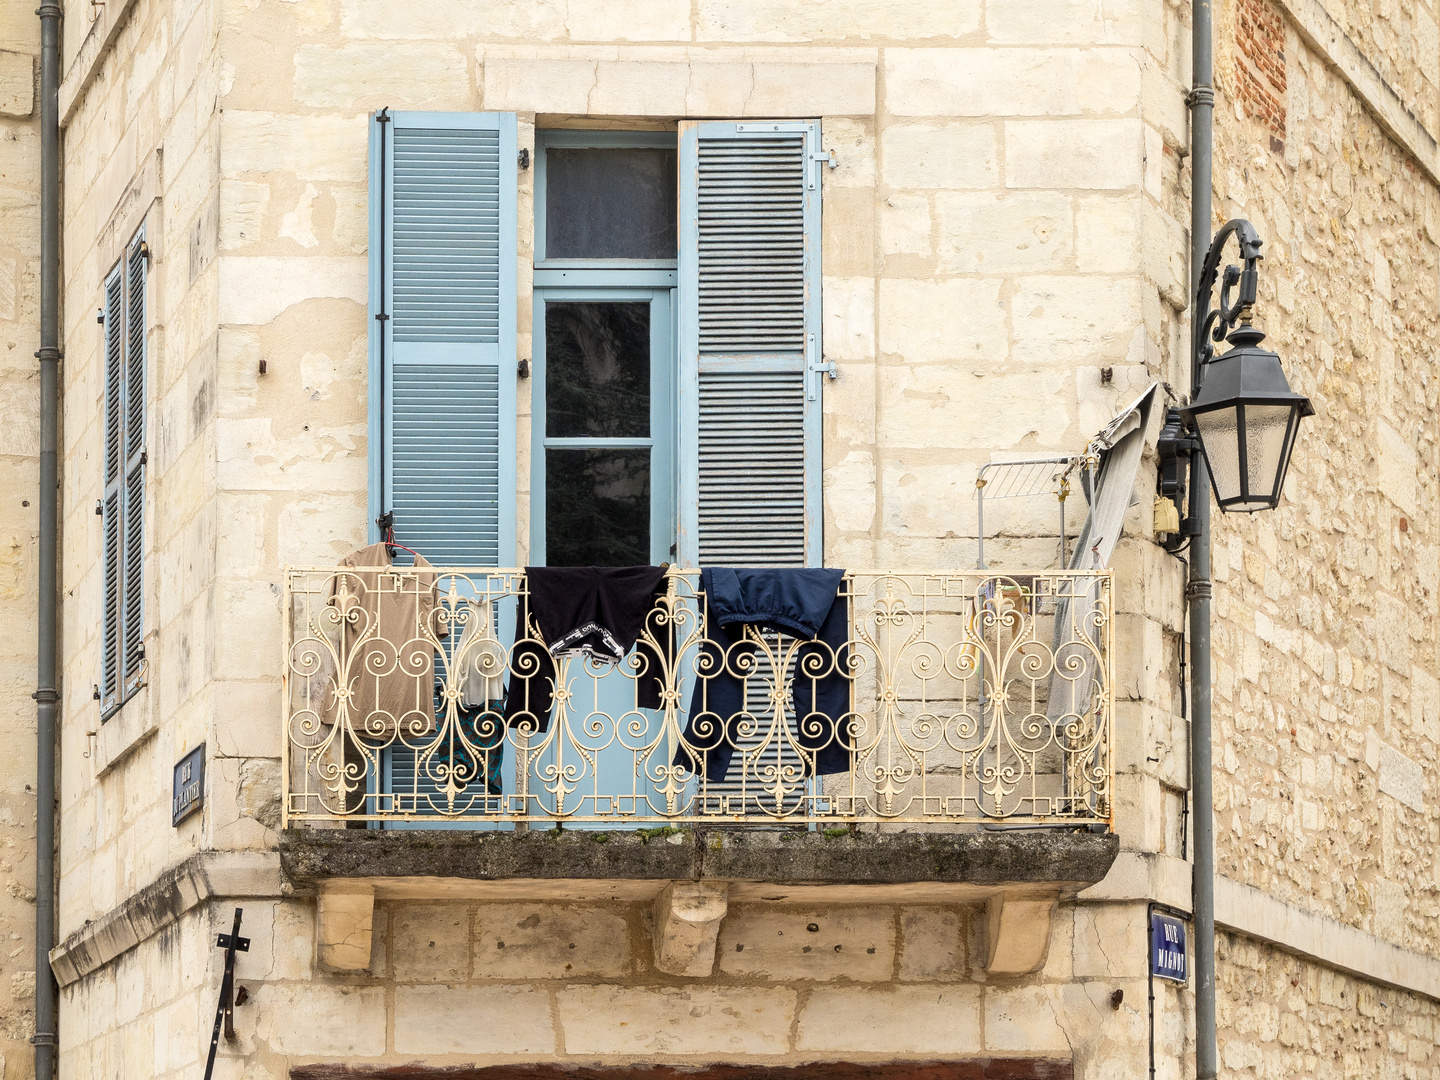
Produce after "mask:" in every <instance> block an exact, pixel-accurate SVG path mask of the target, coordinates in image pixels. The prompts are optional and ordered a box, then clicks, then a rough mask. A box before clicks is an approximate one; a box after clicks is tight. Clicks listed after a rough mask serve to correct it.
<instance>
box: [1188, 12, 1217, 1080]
mask: <svg viewBox="0 0 1440 1080" xmlns="http://www.w3.org/2000/svg"><path fill="white" fill-rule="evenodd" d="M1191 4H1192V6H1191V13H1192V22H1193V27H1194V30H1193V35H1194V36H1193V38H1192V41H1191V49H1192V54H1191V55H1192V68H1193V79H1194V89H1192V90H1191V91H1190V288H1191V296H1190V299H1191V307H1190V323H1191V326H1190V363H1191V369H1190V388H1191V389H1190V395H1191V400H1192V401H1193V400H1194V398H1195V394H1196V392H1197V391H1198V390H1199V388H1200V365H1199V362H1198V361H1199V357H1200V350H1199V345H1200V328H1199V327H1198V326H1197V325H1195V324H1196V322H1197V320H1198V316H1197V314H1196V313H1197V312H1198V311H1199V310H1200V306H1199V303H1198V301H1197V297H1196V292H1197V290H1198V287H1199V284H1200V270H1201V266H1202V265H1203V263H1204V260H1205V253H1206V251H1207V250H1208V249H1209V247H1210V217H1211V213H1212V193H1211V187H1210V168H1211V144H1212V135H1213V131H1214V128H1213V123H1214V116H1215V88H1214V81H1215V64H1214V55H1213V48H1212V43H1211V34H1212V11H1211V0H1191ZM1190 518H1191V520H1192V521H1194V522H1195V524H1196V526H1197V527H1198V532H1197V533H1196V534H1195V536H1194V537H1193V539H1192V540H1191V541H1190V581H1189V584H1188V586H1187V587H1186V595H1187V596H1188V598H1189V600H1190V774H1191V775H1190V786H1191V788H1192V790H1193V792H1194V797H1195V799H1194V801H1195V824H1194V828H1195V868H1194V874H1195V876H1194V880H1193V886H1192V888H1193V896H1192V902H1193V908H1192V910H1193V911H1194V925H1195V1076H1196V1080H1214V1077H1215V1064H1216V1062H1215V816H1214V792H1213V787H1212V784H1211V775H1210V769H1211V743H1210V705H1211V697H1212V694H1211V684H1210V475H1209V471H1208V468H1207V465H1206V462H1205V456H1204V455H1203V454H1194V455H1192V457H1191V465H1190Z"/></svg>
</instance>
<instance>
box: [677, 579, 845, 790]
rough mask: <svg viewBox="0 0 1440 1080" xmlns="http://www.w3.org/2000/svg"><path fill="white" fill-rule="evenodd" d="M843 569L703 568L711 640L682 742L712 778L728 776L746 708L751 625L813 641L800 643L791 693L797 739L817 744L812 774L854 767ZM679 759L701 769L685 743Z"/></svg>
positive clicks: (701, 661) (705, 647)
mask: <svg viewBox="0 0 1440 1080" xmlns="http://www.w3.org/2000/svg"><path fill="white" fill-rule="evenodd" d="M844 580H845V571H844V570H820V569H776V570H737V569H732V568H729V567H718V566H717V567H706V568H704V569H702V570H701V571H700V589H701V592H702V593H704V596H705V641H704V644H703V645H702V646H701V653H700V659H699V662H698V663H697V665H696V670H697V674H698V675H699V678H698V680H697V681H696V684H695V692H694V694H693V695H692V697H691V699H690V718H689V722H688V723H687V725H686V728H685V742H686V744H687V745H688V746H689V748H690V751H692V752H697V753H698V754H699V755H702V756H703V759H704V762H703V764H704V770H703V771H704V773H705V777H706V779H708V780H712V781H721V780H724V779H725V775H726V773H727V772H728V771H729V769H730V759H731V758H732V757H733V756H734V753H735V743H736V740H737V738H738V734H739V728H740V722H741V719H742V718H743V717H744V716H746V715H748V714H747V713H746V712H745V677H746V675H747V674H749V673H750V672H751V671H752V670H753V664H754V653H755V642H754V641H753V640H747V639H746V636H745V628H746V627H747V626H750V627H754V628H755V630H756V631H757V632H760V633H765V632H780V633H783V634H786V635H788V636H790V637H792V638H799V639H802V640H804V641H805V642H806V644H804V645H802V646H800V648H799V649H798V650H796V657H795V674H794V678H793V681H792V684H791V692H792V694H793V695H794V701H795V721H796V729H795V741H796V743H798V744H799V745H800V746H802V747H804V748H805V749H807V750H810V751H813V755H811V757H812V758H813V762H812V761H807V771H809V770H812V769H813V772H814V773H820V774H828V773H837V772H846V771H848V770H849V768H850V747H849V744H848V739H847V738H846V736H845V731H844V727H843V724H844V718H845V716H846V715H847V714H848V713H849V712H850V679H849V677H848V675H847V674H846V671H847V670H848V662H847V661H848V655H849V654H848V651H847V649H846V647H845V643H846V641H847V640H848V638H849V634H850V612H849V604H848V602H847V601H846V598H845V596H844V595H843V593H841V591H840V587H841V585H842V584H843V582H844ZM675 763H676V764H679V765H686V766H688V767H691V768H694V766H695V764H696V762H695V761H694V759H693V757H692V754H691V753H687V751H686V750H685V749H684V748H682V749H681V750H680V751H678V752H677V753H676V755H675Z"/></svg>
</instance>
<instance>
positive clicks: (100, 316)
mask: <svg viewBox="0 0 1440 1080" xmlns="http://www.w3.org/2000/svg"><path fill="white" fill-rule="evenodd" d="M95 321H96V322H98V323H103V322H104V321H105V309H104V308H103V307H102V308H96V309H95Z"/></svg>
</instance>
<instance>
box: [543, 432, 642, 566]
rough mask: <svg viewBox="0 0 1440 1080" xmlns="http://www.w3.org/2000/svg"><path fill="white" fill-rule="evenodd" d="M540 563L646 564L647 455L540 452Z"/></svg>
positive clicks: (630, 451) (633, 452) (632, 452)
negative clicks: (542, 533) (542, 510)
mask: <svg viewBox="0 0 1440 1080" xmlns="http://www.w3.org/2000/svg"><path fill="white" fill-rule="evenodd" d="M545 562H546V563H547V564H548V565H550V566H645V565H648V564H649V562H650V451H649V450H648V449H623V450H622V449H615V450H571V449H554V448H552V449H549V450H546V451H545Z"/></svg>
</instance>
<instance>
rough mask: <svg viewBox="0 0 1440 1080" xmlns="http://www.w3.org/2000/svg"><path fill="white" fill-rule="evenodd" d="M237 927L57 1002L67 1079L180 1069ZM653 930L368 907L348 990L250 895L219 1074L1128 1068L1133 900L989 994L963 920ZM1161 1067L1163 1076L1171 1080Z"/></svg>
mask: <svg viewBox="0 0 1440 1080" xmlns="http://www.w3.org/2000/svg"><path fill="white" fill-rule="evenodd" d="M231 914H232V909H231V907H230V906H229V905H225V904H216V905H213V906H211V907H209V908H202V909H197V911H196V912H194V913H192V914H191V915H189V916H187V917H186V918H185V919H184V920H183V921H182V922H181V923H179V924H176V925H175V926H172V927H170V928H168V929H167V931H166V932H165V933H164V934H163V935H161V936H160V937H157V938H154V939H151V940H149V941H147V942H144V943H142V945H141V946H140V947H139V948H137V949H134V950H132V951H130V952H128V953H126V954H124V955H123V956H122V957H120V958H119V959H118V960H117V961H116V962H115V963H114V964H113V965H112V966H111V967H109V968H107V969H105V970H104V971H103V972H99V973H97V974H96V975H94V976H91V977H90V978H88V979H86V980H84V981H82V982H80V983H77V984H75V985H74V986H73V987H71V988H67V990H66V992H65V1000H66V1004H67V1011H70V1012H72V1013H79V1012H81V1011H84V1012H85V1013H86V1014H87V1015H88V1016H89V1017H90V1018H91V1022H90V1024H89V1025H88V1026H87V1027H85V1028H84V1029H78V1025H71V1027H70V1029H69V1031H68V1033H62V1040H63V1042H62V1050H61V1069H62V1075H67V1076H105V1075H122V1076H147V1077H149V1076H154V1077H156V1078H157V1080H159V1078H169V1077H171V1076H174V1077H180V1076H193V1075H195V1071H196V1068H197V1067H198V1066H201V1065H203V1061H204V1052H205V1048H206V1046H207V1045H208V1041H209V1022H210V1017H211V1016H213V1012H212V1011H211V1010H212V1008H213V997H214V988H215V987H216V986H218V985H219V981H220V960H219V958H220V956H221V953H220V950H218V949H214V948H209V944H210V942H211V941H213V935H214V934H215V933H217V932H221V931H225V930H228V928H229V925H230V919H231ZM649 916H650V905H648V904H625V903H605V902H598V903H586V904H581V903H523V902H511V903H487V902H460V901H447V902H425V901H417V900H406V901H403V902H388V903H382V904H378V905H377V907H376V912H375V934H374V947H373V950H372V965H371V970H370V972H369V973H368V974H365V975H360V976H343V977H341V976H330V975H326V974H324V973H322V972H319V971H317V970H315V968H314V965H313V961H312V957H313V953H314V937H313V934H314V905H313V902H311V901H304V900H284V901H277V902H273V903H260V902H254V901H251V902H247V903H246V904H245V932H246V933H247V934H249V935H250V937H251V947H250V951H249V952H248V953H246V954H242V955H240V956H238V957H237V964H236V974H237V981H238V985H239V986H240V987H243V988H244V989H245V991H246V998H247V1001H246V1003H245V1004H242V1005H240V1006H239V1007H238V1008H237V1009H236V1011H235V1027H236V1031H237V1035H238V1040H237V1042H235V1043H233V1044H228V1043H224V1042H222V1044H221V1062H220V1065H219V1067H218V1070H223V1071H218V1070H217V1075H221V1076H231V1075H233V1076H239V1075H241V1073H242V1072H243V1074H244V1076H245V1077H246V1080H280V1078H282V1077H285V1076H287V1075H289V1074H288V1071H287V1070H288V1069H290V1068H293V1067H295V1066H297V1065H300V1064H306V1063H314V1062H325V1061H344V1062H348V1063H351V1064H389V1063H402V1062H409V1063H414V1062H416V1061H417V1060H423V1061H424V1062H425V1063H426V1064H427V1065H436V1066H443V1065H455V1064H461V1063H472V1062H473V1063H476V1064H480V1065H493V1064H507V1063H522V1064H529V1063H535V1062H546V1061H558V1062H566V1061H571V1062H585V1063H588V1064H595V1063H604V1064H611V1065H620V1064H626V1063H630V1062H637V1061H640V1062H652V1063H653V1062H673V1063H677V1064H698V1063H702V1062H710V1061H719V1060H723V1061H730V1062H737V1061H738V1062H746V1061H748V1062H756V1063H762V1064H777V1065H778V1064H796V1063H800V1062H804V1061H829V1060H836V1059H844V1060H854V1061H884V1060H894V1059H896V1058H901V1059H910V1060H913V1059H916V1058H920V1059H925V1058H931V1057H935V1058H962V1059H963V1058H985V1057H1026V1058H1041V1059H1047V1058H1048V1059H1052V1060H1056V1059H1058V1060H1071V1059H1072V1058H1073V1060H1074V1063H1075V1075H1076V1077H1077V1078H1082V1080H1084V1078H1094V1077H1101V1076H1138V1075H1140V1070H1141V1069H1142V1068H1143V1063H1144V1054H1145V1042H1146V1008H1147V1004H1146V983H1145V979H1144V977H1143V970H1144V957H1145V949H1144V925H1145V907H1144V905H1143V904H1138V905H1137V904H1127V905H1114V904H1101V905H1067V906H1063V907H1062V908H1060V910H1059V911H1058V912H1057V914H1056V918H1055V925H1054V933H1053V936H1052V938H1051V944H1050V952H1049V956H1048V959H1047V961H1046V964H1045V967H1044V969H1043V970H1042V971H1040V972H1038V973H1037V974H1036V975H1034V976H1027V977H1023V978H1010V979H1004V980H998V981H997V980H987V979H986V977H985V975H984V973H983V967H984V952H983V950H984V941H983V924H984V917H983V911H981V910H979V909H974V908H967V907H963V906H946V905H923V906H922V905H902V906H891V905H873V906H846V907H820V908H813V909H812V908H805V907H792V906H789V905H774V904H745V905H736V906H735V907H734V908H733V909H732V910H731V912H730V914H729V916H728V917H727V918H726V920H725V923H724V924H723V926H722V929H721V933H720V941H719V945H718V951H717V959H716V971H715V974H714V975H713V976H711V977H710V978H707V979H678V978H672V977H669V976H666V975H662V974H659V973H657V972H656V971H655V970H654V968H653V966H652V964H651V960H650V952H651V946H650V939H649V928H648V919H649ZM207 969H208V970H207ZM1117 991H1119V992H1120V994H1119V1000H1118V1002H1117V1001H1116V1000H1115V995H1116V992H1117ZM1156 1019H1157V1025H1159V1030H1160V1031H1161V1032H1162V1038H1163V1039H1164V1040H1169V1041H1166V1042H1162V1044H1161V1049H1162V1051H1164V1050H1166V1049H1175V1050H1177V1051H1178V1046H1177V1047H1174V1048H1171V1047H1170V1042H1173V1041H1174V1040H1175V1039H1181V1040H1183V1031H1184V1029H1185V1026H1186V1023H1187V1016H1186V1013H1185V1012H1183V1011H1182V1005H1181V1002H1180V999H1179V998H1178V997H1176V996H1175V995H1174V993H1173V992H1172V991H1169V990H1166V989H1164V988H1160V987H1157V1000H1156ZM239 1058H243V1059H244V1060H243V1062H242V1061H240V1060H237V1059H239ZM1174 1064H1175V1062H1174V1059H1173V1058H1172V1059H1171V1060H1170V1061H1163V1062H1162V1063H1161V1069H1160V1071H1159V1072H1158V1074H1157V1075H1158V1077H1159V1078H1160V1080H1179V1077H1180V1074H1179V1073H1178V1072H1177V1071H1176V1069H1175V1068H1174Z"/></svg>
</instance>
